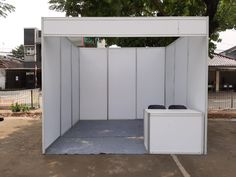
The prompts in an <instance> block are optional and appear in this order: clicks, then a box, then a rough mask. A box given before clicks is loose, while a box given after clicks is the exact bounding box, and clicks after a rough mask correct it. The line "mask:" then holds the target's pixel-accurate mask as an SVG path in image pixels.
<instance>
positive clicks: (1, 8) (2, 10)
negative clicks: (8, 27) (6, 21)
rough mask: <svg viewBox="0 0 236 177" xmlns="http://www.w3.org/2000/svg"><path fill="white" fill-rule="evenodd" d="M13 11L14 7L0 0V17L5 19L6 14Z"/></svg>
mask: <svg viewBox="0 0 236 177" xmlns="http://www.w3.org/2000/svg"><path fill="white" fill-rule="evenodd" d="M13 11H15V7H14V6H13V5H11V4H8V3H6V2H5V0H0V17H6V16H7V14H8V13H11V12H13Z"/></svg>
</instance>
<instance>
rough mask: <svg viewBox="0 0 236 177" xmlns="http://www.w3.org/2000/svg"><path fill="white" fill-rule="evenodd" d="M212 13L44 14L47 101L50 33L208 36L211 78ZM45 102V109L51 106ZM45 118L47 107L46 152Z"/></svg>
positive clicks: (103, 35)
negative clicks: (173, 15)
mask: <svg viewBox="0 0 236 177" xmlns="http://www.w3.org/2000/svg"><path fill="white" fill-rule="evenodd" d="M208 21H209V19H208V17H73V18H72V17H42V57H43V60H42V63H43V72H42V81H43V102H44V100H45V98H44V97H45V94H44V90H45V89H44V87H45V86H44V80H45V78H46V77H47V76H46V74H45V72H44V68H45V61H44V59H45V55H44V51H45V46H44V40H45V38H47V37H68V38H69V37H194V36H196V37H197V36H198V37H205V39H206V41H205V42H206V46H207V50H206V55H205V56H206V61H205V71H206V73H205V74H206V78H208V72H207V71H208V66H207V58H208V36H209V34H208V31H209V30H208V29H209V25H208V24H209V22H208ZM205 91H206V93H205V121H204V126H205V131H204V138H205V143H204V144H205V145H204V153H205V154H206V153H207V113H206V111H207V79H206V80H205ZM47 106H48V105H47V103H45V102H44V104H43V107H44V109H45V108H46V107H47ZM44 119H45V111H43V119H42V120H43V126H42V134H43V138H42V139H43V143H42V151H43V153H45V149H46V148H47V147H45V145H44V138H45V137H44V136H45V135H44V128H45V127H44V126H45V125H44Z"/></svg>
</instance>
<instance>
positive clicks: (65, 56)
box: [61, 38, 72, 134]
mask: <svg viewBox="0 0 236 177" xmlns="http://www.w3.org/2000/svg"><path fill="white" fill-rule="evenodd" d="M71 46H72V44H71V43H70V41H69V40H68V39H67V38H61V134H64V133H65V132H66V131H67V130H69V129H70V128H71V126H72V114H71V110H72V101H71V98H72V95H71V94H72V88H71V76H72V73H71V72H72V71H71Z"/></svg>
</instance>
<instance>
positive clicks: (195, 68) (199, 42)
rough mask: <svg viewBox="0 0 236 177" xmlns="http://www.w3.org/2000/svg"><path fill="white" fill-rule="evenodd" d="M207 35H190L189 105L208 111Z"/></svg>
mask: <svg viewBox="0 0 236 177" xmlns="http://www.w3.org/2000/svg"><path fill="white" fill-rule="evenodd" d="M206 50H207V46H206V37H189V64H188V66H189V68H188V106H189V107H190V108H192V109H197V110H199V111H202V112H204V113H206V99H207V88H206V80H207V68H206V67H207V57H206V53H207V51H206Z"/></svg>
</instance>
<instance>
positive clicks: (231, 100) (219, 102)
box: [208, 91, 236, 110]
mask: <svg viewBox="0 0 236 177" xmlns="http://www.w3.org/2000/svg"><path fill="white" fill-rule="evenodd" d="M208 109H209V110H217V109H236V92H233V91H227V92H209V93H208Z"/></svg>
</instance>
